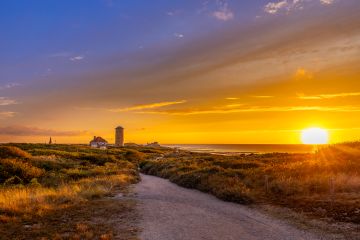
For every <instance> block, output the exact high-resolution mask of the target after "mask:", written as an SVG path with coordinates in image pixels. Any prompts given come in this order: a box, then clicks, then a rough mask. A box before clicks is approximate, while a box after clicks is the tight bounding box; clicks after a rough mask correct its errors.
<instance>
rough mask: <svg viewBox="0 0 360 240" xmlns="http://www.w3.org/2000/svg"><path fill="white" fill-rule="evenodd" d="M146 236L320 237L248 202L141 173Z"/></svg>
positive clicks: (149, 239) (150, 239) (145, 239)
mask: <svg viewBox="0 0 360 240" xmlns="http://www.w3.org/2000/svg"><path fill="white" fill-rule="evenodd" d="M141 177H142V181H141V182H140V183H139V184H137V186H136V187H135V192H136V194H137V198H138V200H139V202H140V204H139V208H140V209H139V211H140V212H141V214H142V215H143V216H142V219H141V222H140V227H141V229H142V233H141V235H140V238H141V239H142V240H170V239H171V240H180V239H181V240H200V239H206V240H212V239H214V240H215V239H216V240H219V239H221V240H230V239H233V240H240V239H241V240H248V239H249V240H250V239H251V240H253V239H261V240H263V239H267V240H270V239H276V240H282V239H289V240H290V239H291V240H293V239H306V240H307V239H319V238H316V237H314V236H313V235H311V234H310V233H307V232H304V231H301V230H298V229H295V228H294V227H292V226H290V225H289V224H286V223H284V222H281V221H279V220H276V219H273V218H271V217H269V216H265V215H264V214H261V213H259V212H257V211H256V210H254V209H251V208H248V207H246V206H242V205H238V204H234V203H229V202H224V201H221V200H218V199H216V198H215V197H213V196H211V195H208V194H205V193H201V192H199V191H196V190H190V189H185V188H181V187H179V186H177V185H175V184H172V183H170V182H169V181H167V180H164V179H161V178H157V177H153V176H148V175H141Z"/></svg>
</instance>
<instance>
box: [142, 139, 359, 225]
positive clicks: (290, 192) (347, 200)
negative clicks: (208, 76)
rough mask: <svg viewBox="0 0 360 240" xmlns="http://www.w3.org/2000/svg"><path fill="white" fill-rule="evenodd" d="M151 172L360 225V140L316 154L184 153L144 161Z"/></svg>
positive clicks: (228, 196) (238, 198)
mask: <svg viewBox="0 0 360 240" xmlns="http://www.w3.org/2000/svg"><path fill="white" fill-rule="evenodd" d="M141 169H142V171H143V172H145V173H147V174H152V175H157V176H160V177H165V178H169V179H170V181H172V182H174V183H177V184H179V185H181V186H184V187H189V188H196V189H199V190H201V191H204V192H209V193H211V194H213V195H215V196H217V197H219V198H221V199H224V200H228V201H234V202H240V203H264V202H265V203H268V202H271V203H275V204H281V205H285V206H288V207H292V208H294V209H298V210H300V211H306V212H309V213H314V212H316V211H315V209H318V208H321V209H324V211H321V212H322V213H321V217H331V218H333V219H335V220H339V221H345V222H354V223H360V214H359V213H360V143H344V144H336V145H330V146H326V147H322V148H319V149H318V151H317V152H316V153H314V154H287V153H284V154H282V153H272V154H251V155H240V156H219V155H211V154H206V153H189V152H181V153H179V154H176V153H171V154H166V155H165V157H164V158H162V159H158V160H154V161H149V160H148V161H143V162H142V163H141Z"/></svg>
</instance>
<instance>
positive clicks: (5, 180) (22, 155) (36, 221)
mask: <svg viewBox="0 0 360 240" xmlns="http://www.w3.org/2000/svg"><path fill="white" fill-rule="evenodd" d="M145 156H146V154H144V153H141V152H139V151H137V150H136V149H125V148H121V149H120V148H119V149H115V148H114V149H109V150H98V149H91V148H89V147H87V146H82V145H45V144H10V145H3V146H0V235H1V237H0V239H2V238H4V239H112V238H113V237H114V236H115V235H116V231H119V230H123V231H124V232H123V233H122V234H123V235H124V236H127V237H125V238H124V239H134V237H135V234H134V233H132V232H131V231H130V230H129V229H127V228H128V226H127V225H126V224H125V223H124V224H122V225H121V224H120V225H119V226H117V228H116V229H115V230H116V231H115V230H114V226H112V225H113V223H111V222H109V221H110V220H111V219H109V216H110V215H112V214H113V213H117V214H118V215H119V216H123V217H125V218H131V216H132V215H134V214H135V213H133V212H134V211H133V208H134V206H133V204H132V203H129V202H126V201H125V202H124V201H119V200H117V201H115V200H113V199H112V198H111V197H112V196H114V195H115V194H116V193H118V192H121V191H126V189H127V186H128V185H129V184H131V183H136V182H137V181H138V180H139V176H138V170H137V162H138V161H139V160H141V159H144V158H145ZM96 202H99V203H100V204H101V205H100V206H101V207H99V206H96V205H95V204H94V203H96ZM114 202H116V204H114ZM104 212H106V214H107V215H101V214H100V213H104ZM73 213H78V214H73ZM130 213H131V214H130ZM65 216H66V217H65ZM94 218H96V219H97V220H96V221H95V220H94ZM99 221H100V222H101V223H99ZM49 223H52V224H49ZM54 223H55V224H54ZM99 226H100V227H99Z"/></svg>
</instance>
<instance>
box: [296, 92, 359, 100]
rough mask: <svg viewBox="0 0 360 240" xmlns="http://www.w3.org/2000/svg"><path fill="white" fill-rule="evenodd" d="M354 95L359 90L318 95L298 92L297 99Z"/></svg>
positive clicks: (356, 94)
mask: <svg viewBox="0 0 360 240" xmlns="http://www.w3.org/2000/svg"><path fill="white" fill-rule="evenodd" d="M356 96H360V92H349V93H334V94H318V95H304V94H298V98H299V99H305V100H314V99H331V98H340V97H356Z"/></svg>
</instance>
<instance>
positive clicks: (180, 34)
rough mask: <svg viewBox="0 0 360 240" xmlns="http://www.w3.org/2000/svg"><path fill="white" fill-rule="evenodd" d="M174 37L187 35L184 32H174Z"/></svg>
mask: <svg viewBox="0 0 360 240" xmlns="http://www.w3.org/2000/svg"><path fill="white" fill-rule="evenodd" d="M174 37H176V38H183V37H185V36H184V34H182V33H174Z"/></svg>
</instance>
